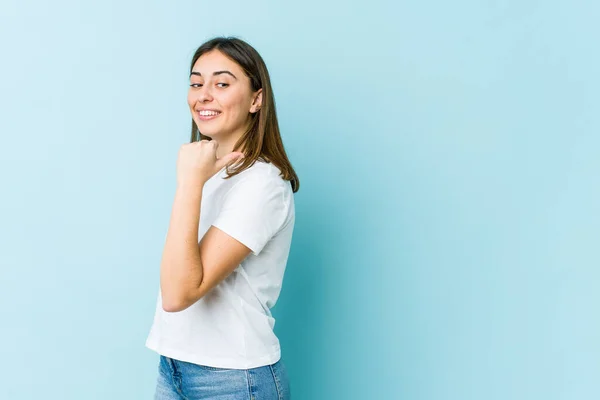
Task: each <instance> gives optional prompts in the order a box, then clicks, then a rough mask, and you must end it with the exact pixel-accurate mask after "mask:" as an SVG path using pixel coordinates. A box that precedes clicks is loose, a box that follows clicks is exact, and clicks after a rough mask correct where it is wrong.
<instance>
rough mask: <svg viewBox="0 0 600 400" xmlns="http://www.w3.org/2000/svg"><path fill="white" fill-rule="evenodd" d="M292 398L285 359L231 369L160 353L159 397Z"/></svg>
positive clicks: (163, 399) (157, 399)
mask: <svg viewBox="0 0 600 400" xmlns="http://www.w3.org/2000/svg"><path fill="white" fill-rule="evenodd" d="M176 399H177V400H181V399H185V400H196V399H219V400H229V399H231V400H244V399H248V400H289V399H290V383H289V378H288V374H287V370H286V367H285V365H284V363H283V361H282V360H279V361H277V362H276V363H274V364H271V365H265V366H262V367H256V368H250V369H227V368H216V367H209V366H203V365H198V364H193V363H189V362H185V361H179V360H175V359H172V358H169V357H165V356H162V355H161V356H160V363H159V377H158V382H157V386H156V394H155V400H176Z"/></svg>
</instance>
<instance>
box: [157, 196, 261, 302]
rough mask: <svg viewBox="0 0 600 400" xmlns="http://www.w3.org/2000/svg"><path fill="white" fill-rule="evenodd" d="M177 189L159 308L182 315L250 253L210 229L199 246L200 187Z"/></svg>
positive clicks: (244, 247) (245, 248)
mask: <svg viewBox="0 0 600 400" xmlns="http://www.w3.org/2000/svg"><path fill="white" fill-rule="evenodd" d="M203 186H204V185H202V186H200V187H197V186H185V185H182V186H179V187H178V188H177V191H176V194H175V201H174V203H173V211H172V214H171V221H170V224H169V231H168V233H167V239H166V242H165V248H164V251H163V257H162V262H161V266H160V286H161V295H162V306H163V309H164V310H165V311H167V312H177V311H182V310H185V309H186V308H188V307H189V306H191V305H192V304H194V303H195V302H196V301H198V300H199V299H200V298H201V297H202V296H204V295H205V294H206V293H208V292H209V291H210V290H211V289H212V288H213V287H215V286H216V285H217V284H218V283H219V282H221V281H222V280H223V279H225V278H226V277H227V276H229V274H231V273H232V272H233V270H235V268H236V267H237V266H238V265H240V263H241V262H242V261H243V260H244V258H246V257H247V256H248V255H249V254H250V251H251V250H250V249H249V248H248V247H246V246H245V245H243V244H242V243H240V242H239V241H237V240H236V239H234V238H233V237H231V236H229V235H228V234H226V233H224V232H223V231H221V230H220V229H218V228H216V227H214V226H211V227H210V228H209V229H208V231H207V232H206V234H205V235H204V236H203V237H202V240H201V241H200V243H198V224H199V221H200V204H201V201H202V187H203Z"/></svg>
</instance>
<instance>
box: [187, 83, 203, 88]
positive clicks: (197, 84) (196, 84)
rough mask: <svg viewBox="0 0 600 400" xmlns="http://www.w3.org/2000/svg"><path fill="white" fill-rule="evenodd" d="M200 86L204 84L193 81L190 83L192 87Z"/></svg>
mask: <svg viewBox="0 0 600 400" xmlns="http://www.w3.org/2000/svg"><path fill="white" fill-rule="evenodd" d="M200 86H202V84H201V83H192V84H190V87H200Z"/></svg>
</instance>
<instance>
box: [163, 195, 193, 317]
mask: <svg viewBox="0 0 600 400" xmlns="http://www.w3.org/2000/svg"><path fill="white" fill-rule="evenodd" d="M203 186H204V185H201V186H199V187H198V186H196V187H194V186H193V185H185V184H184V185H178V186H177V190H176V192H175V200H174V202H173V209H172V211H171V220H170V222H169V230H168V232H167V238H166V240H165V247H164V250H163V255H162V260H161V263H160V290H161V296H162V303H163V308H164V310H165V311H179V310H178V309H179V308H180V307H181V303H182V301H183V300H184V299H185V298H186V297H187V293H189V292H191V291H192V290H193V288H194V287H199V286H200V283H201V282H202V276H203V268H202V261H201V258H200V250H199V248H198V224H199V221H200V204H201V201H202V187H203Z"/></svg>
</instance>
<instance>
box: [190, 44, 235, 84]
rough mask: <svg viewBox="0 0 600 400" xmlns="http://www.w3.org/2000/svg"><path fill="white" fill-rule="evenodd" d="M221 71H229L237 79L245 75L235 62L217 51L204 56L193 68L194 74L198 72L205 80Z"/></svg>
mask: <svg viewBox="0 0 600 400" xmlns="http://www.w3.org/2000/svg"><path fill="white" fill-rule="evenodd" d="M219 71H229V72H231V73H232V74H233V75H234V76H236V77H240V75H243V71H242V68H241V67H240V66H239V65H238V64H237V63H236V62H235V61H233V60H232V59H230V58H229V57H227V56H225V55H224V54H223V53H221V52H220V51H216V50H213V51H210V52H208V53H206V54H203V55H202V56H201V57H200V58H198V60H196V62H195V63H194V67H193V68H192V72H198V73H200V74H201V75H202V76H203V77H205V78H206V77H207V76H209V75H213V73H215V72H219ZM194 75H196V74H194Z"/></svg>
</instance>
